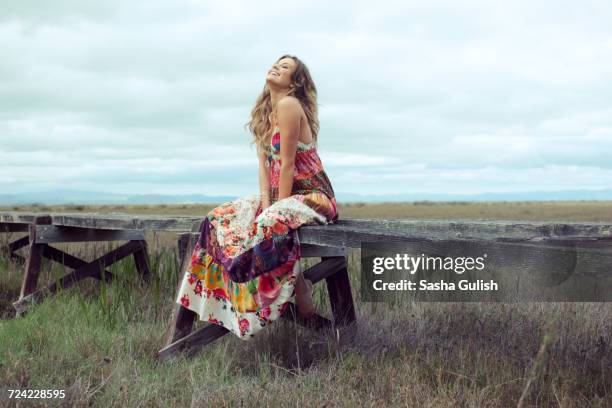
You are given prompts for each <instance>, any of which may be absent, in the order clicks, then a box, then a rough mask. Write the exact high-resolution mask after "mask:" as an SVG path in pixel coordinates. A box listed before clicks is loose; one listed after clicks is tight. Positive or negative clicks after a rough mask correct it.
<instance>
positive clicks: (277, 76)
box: [266, 58, 295, 88]
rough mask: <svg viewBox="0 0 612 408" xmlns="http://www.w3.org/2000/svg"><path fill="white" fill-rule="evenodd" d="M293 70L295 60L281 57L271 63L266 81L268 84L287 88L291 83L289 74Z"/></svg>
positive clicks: (290, 74) (291, 73)
mask: <svg viewBox="0 0 612 408" xmlns="http://www.w3.org/2000/svg"><path fill="white" fill-rule="evenodd" d="M293 71H295V61H294V60H293V58H283V59H280V60H278V61H277V62H276V63H274V64H272V68H270V70H269V71H268V75H267V76H266V81H267V82H268V84H270V85H272V84H274V85H275V86H276V87H278V88H289V87H290V85H291V82H292V81H291V76H292V75H293Z"/></svg>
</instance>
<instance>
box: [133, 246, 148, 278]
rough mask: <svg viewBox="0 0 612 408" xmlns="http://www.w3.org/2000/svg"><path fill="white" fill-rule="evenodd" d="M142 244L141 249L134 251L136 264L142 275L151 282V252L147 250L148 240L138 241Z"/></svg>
mask: <svg viewBox="0 0 612 408" xmlns="http://www.w3.org/2000/svg"><path fill="white" fill-rule="evenodd" d="M136 242H138V244H139V245H140V246H141V249H139V250H138V251H136V252H134V254H133V256H134V263H135V264H136V270H137V271H138V273H140V275H141V276H142V279H143V280H144V281H145V282H149V281H150V279H151V269H150V267H149V252H148V250H147V248H148V246H147V241H145V240H142V241H136Z"/></svg>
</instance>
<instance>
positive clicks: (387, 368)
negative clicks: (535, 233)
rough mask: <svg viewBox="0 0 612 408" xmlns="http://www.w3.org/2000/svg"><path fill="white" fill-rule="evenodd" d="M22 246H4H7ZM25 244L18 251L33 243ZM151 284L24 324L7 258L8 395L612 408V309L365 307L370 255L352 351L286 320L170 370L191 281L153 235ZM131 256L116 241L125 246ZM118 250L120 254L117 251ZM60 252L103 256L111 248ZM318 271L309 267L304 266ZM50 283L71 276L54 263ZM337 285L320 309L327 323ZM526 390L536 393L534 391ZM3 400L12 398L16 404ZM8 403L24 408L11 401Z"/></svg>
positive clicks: (385, 208)
mask: <svg viewBox="0 0 612 408" xmlns="http://www.w3.org/2000/svg"><path fill="white" fill-rule="evenodd" d="M212 207H213V206H189V205H184V206H171V205H164V206H131V207H130V206H100V207H94V206H66V207H46V206H42V205H38V206H29V207H6V208H3V209H0V211H6V210H23V211H40V212H62V211H71V212H73V211H83V212H125V213H149V214H177V215H179V214H191V215H204V214H206V212H207V211H208V210H210V209H211V208H212ZM339 212H340V216H341V217H342V216H344V217H354V218H430V219H459V218H463V219H515V220H519V219H522V220H559V221H605V222H612V203H611V202H586V201H585V202H522V203H511V202H500V203H467V202H460V203H431V202H417V203H402V204H393V203H388V204H380V205H368V204H360V203H356V204H344V205H340V207H339ZM7 235H8V234H0V236H1V239H2V240H3V242H6V240H7V239H9V237H8V236H7ZM19 236H20V235H19V234H13V235H12V236H11V237H10V239H15V238H17V237H19ZM148 241H149V245H150V260H151V266H152V271H153V279H152V280H151V282H150V283H149V284H148V285H145V284H143V283H142V282H141V281H139V280H138V277H137V273H136V271H135V268H134V267H133V264H132V262H131V258H127V259H126V260H124V261H122V262H119V263H117V264H115V265H113V266H112V267H111V268H110V269H111V271H112V272H113V273H115V274H116V276H117V279H116V280H115V281H113V282H112V283H111V284H109V285H101V284H99V283H97V281H93V280H85V281H82V282H80V283H79V284H77V285H76V286H75V287H73V288H71V289H69V290H66V291H63V292H60V293H59V294H58V295H56V296H54V297H52V298H49V299H47V300H45V301H44V302H43V303H42V304H40V305H38V306H36V307H35V308H34V309H33V310H32V311H31V312H30V313H28V314H27V315H25V316H24V317H19V318H16V317H15V316H14V312H13V309H12V306H11V303H12V301H14V300H16V299H17V298H18V296H19V289H20V284H21V278H22V273H23V266H21V265H18V264H15V263H13V262H10V261H9V260H8V259H6V258H0V389H15V388H18V389H63V390H66V395H67V398H66V399H64V400H62V401H59V400H55V401H53V400H49V401H48V402H45V401H42V400H35V401H31V402H29V403H22V405H21V406H46V405H48V406H70V407H72V406H77V407H88V406H94V407H139V406H142V407H150V406H160V407H184V406H194V407H195V406H220V407H224V406H227V407H233V406H246V407H250V406H270V407H277V406H304V407H311V406H312V407H321V406H326V407H335V406H340V407H344V406H346V407H353V406H363V407H370V406H377V407H378V406H393V407H395V406H397V407H403V406H415V407H421V406H429V407H437V406H464V407H507V406H516V404H517V402H518V401H519V399H520V398H521V395H522V394H525V395H524V401H525V406H544V407H548V406H553V407H585V406H595V407H612V305H611V304H608V303H573V304H572V303H554V304H553V303H530V304H490V303H489V304H470V303H413V304H408V305H403V306H392V305H389V304H373V303H365V302H361V299H360V297H359V292H360V291H359V284H360V277H359V253H358V251H354V250H351V252H350V256H349V273H350V275H351V280H352V287H353V296H354V298H355V302H356V308H357V320H358V324H357V327H356V332H355V335H354V337H353V338H352V339H350V340H348V341H343V342H338V341H337V339H336V337H335V336H334V335H333V333H316V332H311V331H308V330H306V329H303V328H301V327H296V326H294V325H293V323H290V322H287V321H278V322H275V323H274V324H273V325H272V326H271V327H269V328H268V330H266V331H264V332H263V333H261V335H260V336H259V337H256V338H254V339H253V340H251V341H242V340H240V339H238V338H236V337H234V336H225V337H224V338H222V339H220V340H218V341H217V342H215V343H213V344H212V345H209V346H207V347H205V348H204V349H202V351H201V352H200V353H199V354H198V355H197V356H196V357H195V358H192V359H185V358H184V357H181V358H179V359H178V360H177V361H175V362H172V363H159V362H158V361H157V360H156V358H155V356H156V353H157V351H158V350H159V349H160V348H161V347H162V346H163V338H164V334H165V331H166V329H167V327H168V321H169V318H170V311H171V308H172V302H173V298H174V295H175V293H174V292H175V290H176V285H177V282H178V279H179V275H180V273H181V271H179V268H178V260H177V257H176V248H175V243H176V234H171V233H148ZM117 244H118V243H117ZM113 246H116V245H113ZM57 247H59V248H62V249H67V250H68V251H69V252H71V253H75V254H79V255H80V257H82V258H85V259H93V258H94V257H95V255H96V253H97V254H98V255H99V251H100V250H101V249H102V248H101V247H103V248H108V247H109V246H108V245H107V244H104V245H100V244H98V245H92V244H61V245H57ZM315 261H316V259H303V260H302V262H303V263H304V267H308V266H309V265H310V264H312V263H314V262H315ZM42 270H43V272H42V274H41V280H43V281H47V282H49V281H52V280H53V279H55V278H56V277H58V276H60V275H61V274H63V273H64V270H63V267H61V266H58V265H57V264H52V263H50V262H43V268H42ZM326 296H327V295H326V289H325V287H324V285H317V286H315V302H316V303H317V307H318V309H319V311H320V313H321V314H324V315H329V314H330V310H329V305H328V303H327V299H326ZM527 385H528V386H527ZM3 393H4V394H3V397H4V398H6V393H5V391H3ZM0 403H1V404H4V405H6V406H11V405H10V404H9V402H8V400H6V399H3V400H1V401H0Z"/></svg>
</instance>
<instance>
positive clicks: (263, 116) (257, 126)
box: [245, 55, 319, 150]
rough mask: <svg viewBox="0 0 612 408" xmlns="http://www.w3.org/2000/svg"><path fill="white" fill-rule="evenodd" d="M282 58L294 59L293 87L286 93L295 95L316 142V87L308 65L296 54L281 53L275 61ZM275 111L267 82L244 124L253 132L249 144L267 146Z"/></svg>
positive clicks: (317, 129)
mask: <svg viewBox="0 0 612 408" xmlns="http://www.w3.org/2000/svg"><path fill="white" fill-rule="evenodd" d="M283 58H291V59H293V61H295V64H296V65H295V70H294V71H293V74H292V75H291V82H292V83H293V88H291V90H290V91H289V93H288V95H292V96H294V97H296V98H297V99H298V100H299V101H300V104H301V105H302V109H304V113H305V114H306V118H307V119H308V124H309V125H310V130H311V132H312V137H313V139H314V141H315V145H316V144H317V135H318V133H319V118H318V109H317V88H316V87H315V84H314V81H313V80H312V77H311V76H310V71H308V67H306V65H305V64H304V63H303V62H302V61H301V60H300V59H299V58H298V57H296V56H293V55H283V56H282V57H280V58H279V59H277V60H276V62H278V61H280V60H282V59H283ZM274 114H275V112H272V102H271V98H270V88H269V87H268V83H267V82H266V84H265V85H264V88H263V91H262V92H261V94H259V96H258V97H257V100H256V101H255V106H253V109H252V110H251V118H250V120H249V122H247V124H246V125H245V126H248V128H249V130H250V131H251V133H252V134H253V140H252V141H251V144H257V147H258V148H259V149H263V150H265V149H266V148H267V147H268V146H269V144H270V143H269V142H270V138H271V137H272V132H273V131H274V128H273V116H274Z"/></svg>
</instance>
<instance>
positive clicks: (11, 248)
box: [6, 225, 30, 263]
mask: <svg viewBox="0 0 612 408" xmlns="http://www.w3.org/2000/svg"><path fill="white" fill-rule="evenodd" d="M26 228H27V225H26ZM29 244H30V237H29V236H28V235H26V236H25V237H21V238H19V239H17V240H15V241H13V242H11V243H9V244H8V246H7V247H6V253H7V255H8V256H9V258H11V259H12V260H14V261H17V262H19V263H25V261H26V259H25V258H24V257H23V256H21V255H19V254H16V253H15V251H18V250H19V249H21V248H23V247H25V246H28V245H29Z"/></svg>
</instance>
